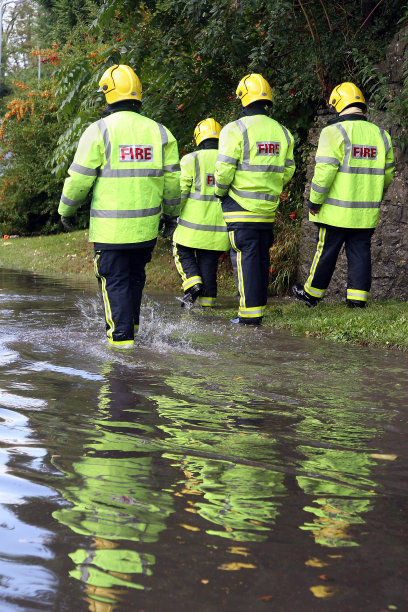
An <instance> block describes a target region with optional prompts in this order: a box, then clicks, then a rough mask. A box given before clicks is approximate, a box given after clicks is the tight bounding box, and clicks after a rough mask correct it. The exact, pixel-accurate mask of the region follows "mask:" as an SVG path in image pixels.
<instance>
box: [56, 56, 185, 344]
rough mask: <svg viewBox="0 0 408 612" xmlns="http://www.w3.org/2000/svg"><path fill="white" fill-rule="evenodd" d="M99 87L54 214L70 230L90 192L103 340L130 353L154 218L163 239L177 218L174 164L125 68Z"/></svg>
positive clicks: (170, 147) (108, 74)
mask: <svg viewBox="0 0 408 612" xmlns="http://www.w3.org/2000/svg"><path fill="white" fill-rule="evenodd" d="M99 85H100V88H101V89H100V91H103V92H104V94H105V97H106V101H107V103H108V105H107V108H106V109H105V110H104V112H103V114H102V118H101V119H99V120H98V121H95V122H94V123H92V124H91V125H90V126H89V127H88V128H87V129H86V130H85V132H84V134H83V135H82V137H81V139H80V141H79V145H78V149H77V151H76V154H75V157H74V161H73V163H72V164H71V166H70V168H69V171H68V172H69V175H70V176H69V178H67V179H66V181H65V183H64V188H63V192H62V196H61V202H60V205H59V208H58V212H59V213H60V215H61V216H62V219H61V220H62V222H63V224H64V225H65V226H67V225H69V221H68V220H67V217H71V216H72V215H73V214H74V213H75V211H76V209H77V208H78V207H79V206H80V205H81V203H82V201H83V200H84V198H86V196H87V194H88V192H89V190H90V189H91V187H92V186H93V197H92V205H91V212H90V217H91V218H90V225H89V241H90V242H94V247H95V257H94V265H95V274H96V276H97V278H98V281H99V285H100V288H101V293H102V299H103V306H104V311H105V319H106V333H107V337H108V341H109V342H110V344H112V345H114V346H131V345H133V344H134V334H135V332H137V330H138V328H139V315H140V304H141V300H142V291H143V288H144V285H145V280H146V275H145V266H146V264H147V263H148V262H149V261H150V260H151V256H152V251H153V248H154V246H155V244H156V239H157V235H158V229H159V221H160V217H161V216H162V218H163V214H164V226H165V227H164V232H166V235H168V236H169V235H170V234H171V232H172V228H174V227H175V224H176V218H177V215H178V214H179V206H180V165H179V156H178V150H177V143H176V140H175V139H174V137H173V135H172V134H171V133H170V131H169V130H168V129H167V128H166V127H164V126H163V125H161V124H160V123H157V122H156V121H153V120H152V119H149V118H147V117H144V116H142V115H141V114H140V107H141V100H142V84H141V82H140V80H139V78H138V76H137V75H136V74H135V73H134V71H133V70H132V68H130V67H129V66H125V65H115V66H112V67H110V68H108V70H106V71H105V73H104V74H103V76H102V78H101V80H100V82H99ZM164 232H163V235H165V234H164Z"/></svg>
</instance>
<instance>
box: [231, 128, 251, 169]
mask: <svg viewBox="0 0 408 612" xmlns="http://www.w3.org/2000/svg"><path fill="white" fill-rule="evenodd" d="M235 123H236V124H237V126H238V127H239V129H240V130H241V133H242V137H243V139H244V155H243V158H242V161H243V162H249V159H250V151H251V149H250V146H249V139H248V131H247V129H246V127H245V125H244V124H243V123H242V121H240V120H239V119H237V120H236V121H235Z"/></svg>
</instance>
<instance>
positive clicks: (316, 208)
mask: <svg viewBox="0 0 408 612" xmlns="http://www.w3.org/2000/svg"><path fill="white" fill-rule="evenodd" d="M307 205H308V207H309V212H310V214H311V215H313V216H315V215H317V213H318V212H319V210H320V208H321V205H320V204H313V202H311V201H310V200H308V201H307Z"/></svg>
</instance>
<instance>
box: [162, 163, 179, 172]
mask: <svg viewBox="0 0 408 612" xmlns="http://www.w3.org/2000/svg"><path fill="white" fill-rule="evenodd" d="M163 170H164V172H178V171H179V170H180V164H170V165H169V166H163Z"/></svg>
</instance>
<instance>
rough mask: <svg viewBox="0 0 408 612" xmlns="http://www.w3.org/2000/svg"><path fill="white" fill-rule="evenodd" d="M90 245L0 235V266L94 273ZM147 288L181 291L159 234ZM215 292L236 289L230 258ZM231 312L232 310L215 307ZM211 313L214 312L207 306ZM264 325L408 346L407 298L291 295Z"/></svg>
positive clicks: (82, 236) (77, 237)
mask: <svg viewBox="0 0 408 612" xmlns="http://www.w3.org/2000/svg"><path fill="white" fill-rule="evenodd" d="M92 257H93V247H92V245H91V244H89V242H88V233H87V232H86V231H83V230H82V231H77V232H72V233H69V234H65V233H64V234H56V235H52V236H36V237H32V238H9V239H8V240H4V239H0V265H1V266H3V267H5V268H14V269H18V270H29V271H32V272H36V273H37V274H44V275H48V276H54V277H55V276H57V277H59V278H61V277H64V276H66V277H70V276H71V277H73V276H74V277H77V276H78V275H79V276H81V277H82V278H89V279H91V278H94V271H93V261H92ZM146 272H147V282H146V288H147V289H150V290H152V291H153V290H154V291H157V290H160V291H165V292H168V293H180V294H181V288H180V279H179V276H178V274H177V271H176V269H175V266H174V262H173V258H172V248H171V243H170V242H169V241H168V240H163V239H162V238H159V239H158V242H157V246H156V248H155V250H154V251H153V259H152V261H151V263H150V264H148V266H147V270H146ZM218 283H219V294H220V295H235V294H236V288H235V284H234V278H233V274H232V269H231V264H230V261H229V258H225V259H223V260H221V262H220V266H219V269H218ZM215 312H216V313H217V314H219V315H220V316H225V317H233V316H236V311H233V310H228V311H226V310H218V311H217V310H216V311H215ZM212 314H214V311H212ZM264 325H268V326H271V327H274V328H276V329H288V330H290V331H291V332H292V333H294V334H300V335H305V336H309V337H316V338H326V339H328V340H332V341H335V342H341V343H351V344H359V345H363V346H374V347H386V348H390V349H400V350H407V349H408V302H400V301H397V300H387V301H379V302H369V303H368V306H367V308H365V309H349V308H346V307H345V306H344V304H340V303H329V302H326V303H325V302H323V303H322V304H319V305H318V306H316V307H315V308H307V307H306V306H305V305H304V304H299V303H295V302H293V301H292V300H291V301H289V300H287V303H285V302H284V301H282V302H281V303H280V302H277V301H271V302H270V304H268V307H267V310H266V315H265V317H264Z"/></svg>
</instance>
